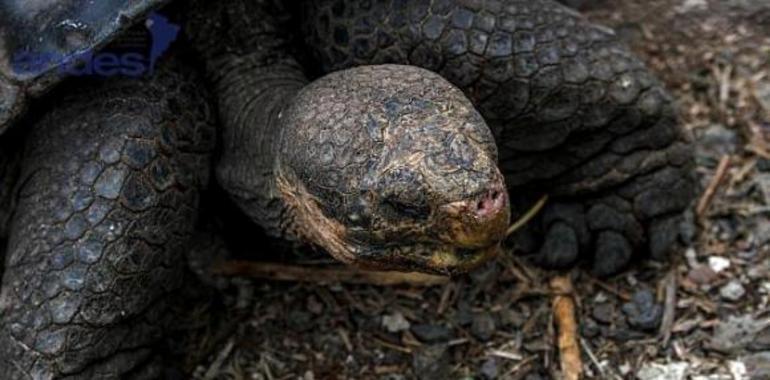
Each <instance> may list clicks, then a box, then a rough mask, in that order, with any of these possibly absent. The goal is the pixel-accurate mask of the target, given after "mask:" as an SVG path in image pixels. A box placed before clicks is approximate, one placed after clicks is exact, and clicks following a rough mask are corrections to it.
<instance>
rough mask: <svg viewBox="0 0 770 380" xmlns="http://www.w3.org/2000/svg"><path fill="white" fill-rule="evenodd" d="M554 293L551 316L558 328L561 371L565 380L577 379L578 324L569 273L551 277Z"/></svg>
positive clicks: (580, 365)
mask: <svg viewBox="0 0 770 380" xmlns="http://www.w3.org/2000/svg"><path fill="white" fill-rule="evenodd" d="M550 285H551V291H552V292H553V293H554V296H553V302H552V304H551V307H552V308H553V316H554V321H555V323H556V326H557V328H558V330H559V336H558V346H559V358H560V360H561V372H562V375H563V376H564V379H565V380H578V379H580V376H581V375H582V373H583V362H582V359H581V358H580V344H579V343H578V325H577V321H576V320H575V300H574V299H573V296H574V291H573V288H572V280H571V279H570V277H569V275H568V274H567V275H558V276H556V277H554V278H552V279H551V284H550Z"/></svg>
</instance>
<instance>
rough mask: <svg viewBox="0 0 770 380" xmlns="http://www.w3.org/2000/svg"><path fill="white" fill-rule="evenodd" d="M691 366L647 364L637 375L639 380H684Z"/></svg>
mask: <svg viewBox="0 0 770 380" xmlns="http://www.w3.org/2000/svg"><path fill="white" fill-rule="evenodd" d="M689 368H690V365H689V364H688V363H685V362H674V363H670V364H658V363H650V364H645V365H644V366H643V367H642V368H640V369H639V372H637V373H636V378H637V379H639V380H684V379H685V376H686V375H687V370H688V369H689Z"/></svg>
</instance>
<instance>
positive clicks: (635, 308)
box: [623, 289, 663, 331]
mask: <svg viewBox="0 0 770 380" xmlns="http://www.w3.org/2000/svg"><path fill="white" fill-rule="evenodd" d="M623 312H624V313H625V314H626V316H627V317H628V323H629V324H630V325H631V326H632V327H635V328H637V329H639V330H643V331H652V330H655V329H657V328H658V326H659V325H660V319H661V317H663V307H662V306H661V305H660V304H658V303H655V296H654V295H653V294H652V292H651V291H650V290H649V289H641V290H638V291H636V292H635V293H634V295H633V297H632V298H631V302H629V303H626V304H624V305H623Z"/></svg>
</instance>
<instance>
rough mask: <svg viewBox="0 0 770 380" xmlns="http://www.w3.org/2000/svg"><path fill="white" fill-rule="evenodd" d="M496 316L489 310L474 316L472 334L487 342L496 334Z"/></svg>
mask: <svg viewBox="0 0 770 380" xmlns="http://www.w3.org/2000/svg"><path fill="white" fill-rule="evenodd" d="M495 330H496V327H495V318H494V317H492V314H489V313H487V312H484V313H479V314H476V315H474V316H473V322H472V323H471V334H473V336H475V337H476V339H478V340H480V341H482V342H486V341H488V340H490V339H492V336H493V335H494V334H495Z"/></svg>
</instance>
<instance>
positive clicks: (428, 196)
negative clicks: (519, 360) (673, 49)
mask: <svg viewBox="0 0 770 380" xmlns="http://www.w3.org/2000/svg"><path fill="white" fill-rule="evenodd" d="M279 117H280V119H281V128H282V131H281V133H282V135H281V143H280V152H279V153H278V154H279V159H278V164H277V165H278V170H277V171H278V173H279V174H278V176H277V177H278V178H277V181H278V188H279V189H280V192H281V194H282V197H283V199H284V200H285V202H286V203H287V204H288V205H289V208H290V209H291V210H292V212H291V213H292V220H293V223H292V229H293V232H294V233H295V234H296V235H299V236H301V237H302V238H304V239H305V240H309V241H310V242H312V243H314V244H317V245H319V246H321V247H323V248H325V249H326V250H327V251H329V252H330V253H331V254H332V255H333V256H334V257H336V258H338V259H340V260H342V261H345V262H349V263H353V264H357V265H360V266H364V267H375V268H383V269H398V270H405V271H413V270H417V271H424V272H433V273H445V274H449V273H455V272H462V271H466V270H468V269H470V268H472V267H474V266H476V265H478V264H480V263H483V262H484V261H486V260H487V259H489V258H491V257H492V256H494V255H495V253H496V252H497V251H498V249H499V244H500V241H502V239H503V238H504V235H505V230H506V228H507V226H508V222H509V219H510V211H509V205H508V196H507V193H506V189H505V184H504V180H503V176H502V175H501V174H500V171H499V170H498V168H497V149H496V147H495V143H494V139H493V136H492V133H491V131H490V130H489V128H488V127H487V125H486V124H485V122H484V120H483V118H482V117H481V115H480V114H479V113H478V112H477V111H476V110H475V109H474V107H473V105H472V104H471V102H470V101H469V100H468V99H467V98H466V97H465V96H464V95H463V93H462V92H461V91H460V90H459V89H457V88H455V87H454V86H452V85H451V84H449V83H448V82H447V81H446V80H444V79H443V78H441V77H440V76H439V75H437V74H435V73H432V72H430V71H427V70H423V69H420V68H416V67H411V66H398V65H381V66H363V67H358V68H354V69H349V70H345V71H340V72H336V73H333V74H330V75H328V76H326V77H323V78H321V79H319V80H317V81H315V82H313V83H312V84H310V85H309V86H307V87H305V88H304V89H303V90H302V91H301V93H300V94H299V95H298V96H297V97H296V98H295V99H294V101H293V102H292V104H290V105H288V106H287V107H286V108H285V110H284V111H283V112H282V113H281V115H280V116H279Z"/></svg>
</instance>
